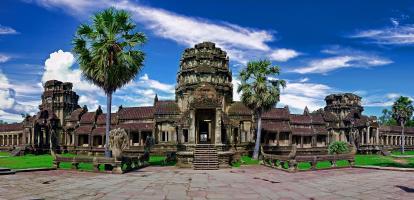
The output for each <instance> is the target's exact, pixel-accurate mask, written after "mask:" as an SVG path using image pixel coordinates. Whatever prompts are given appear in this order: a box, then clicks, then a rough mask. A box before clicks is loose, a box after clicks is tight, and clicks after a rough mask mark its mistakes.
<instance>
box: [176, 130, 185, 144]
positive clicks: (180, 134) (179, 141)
mask: <svg viewBox="0 0 414 200" xmlns="http://www.w3.org/2000/svg"><path fill="white" fill-rule="evenodd" d="M182 143H184V134H183V129H182V128H178V138H177V144H182Z"/></svg>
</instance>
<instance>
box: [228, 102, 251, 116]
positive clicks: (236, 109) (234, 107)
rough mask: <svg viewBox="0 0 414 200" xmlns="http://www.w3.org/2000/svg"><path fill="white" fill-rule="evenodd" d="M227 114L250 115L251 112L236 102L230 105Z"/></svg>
mask: <svg viewBox="0 0 414 200" xmlns="http://www.w3.org/2000/svg"><path fill="white" fill-rule="evenodd" d="M228 113H229V115H251V114H252V111H251V110H250V109H249V108H248V107H247V106H245V105H244V104H243V103H242V102H240V101H237V102H234V103H233V104H231V106H230V108H229V111H228Z"/></svg>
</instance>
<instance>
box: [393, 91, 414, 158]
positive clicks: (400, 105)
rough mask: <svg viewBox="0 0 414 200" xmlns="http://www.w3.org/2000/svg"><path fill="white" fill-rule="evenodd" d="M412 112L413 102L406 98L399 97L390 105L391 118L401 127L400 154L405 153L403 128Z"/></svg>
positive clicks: (413, 110)
mask: <svg viewBox="0 0 414 200" xmlns="http://www.w3.org/2000/svg"><path fill="white" fill-rule="evenodd" d="M413 112H414V106H413V101H412V100H411V99H410V98H408V97H403V96H401V97H400V98H398V99H397V101H395V102H394V104H393V105H392V117H393V118H394V119H395V120H396V121H397V122H398V123H399V124H400V125H401V127H402V130H401V138H402V141H401V143H402V146H401V153H403V154H404V153H405V136H404V128H405V124H406V123H407V120H410V118H411V116H412V115H413Z"/></svg>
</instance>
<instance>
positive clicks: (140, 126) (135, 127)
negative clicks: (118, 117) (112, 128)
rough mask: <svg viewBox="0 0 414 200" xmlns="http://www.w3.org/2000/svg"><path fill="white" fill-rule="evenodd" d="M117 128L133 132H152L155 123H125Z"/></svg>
mask: <svg viewBox="0 0 414 200" xmlns="http://www.w3.org/2000/svg"><path fill="white" fill-rule="evenodd" d="M116 127H117V128H123V129H126V130H131V131H140V130H141V131H152V129H153V128H154V123H125V124H119V125H117V126H116Z"/></svg>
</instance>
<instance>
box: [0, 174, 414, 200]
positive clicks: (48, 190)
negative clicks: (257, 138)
mask: <svg viewBox="0 0 414 200" xmlns="http://www.w3.org/2000/svg"><path fill="white" fill-rule="evenodd" d="M0 199H152V200H154V199H414V173H412V172H396V171H384V170H373V169H361V168H353V169H334V170H323V171H309V172H300V173H287V172H283V171H279V170H275V169H271V168H268V167H263V166H250V167H242V168H239V169H225V170H217V171H194V170H189V169H177V168H175V167H147V168H144V169H141V170H139V171H135V172H131V173H127V174H122V175H115V174H100V173H90V172H76V171H65V170H53V171H40V172H30V173H29V172H28V173H18V174H16V175H6V176H2V177H1V178H0Z"/></svg>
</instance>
